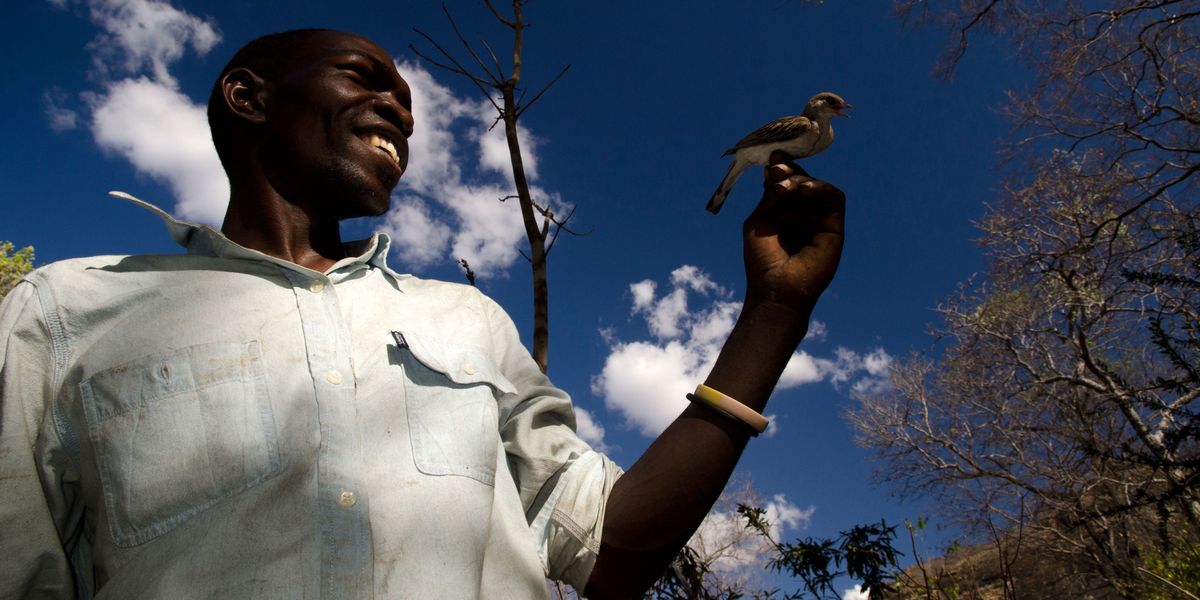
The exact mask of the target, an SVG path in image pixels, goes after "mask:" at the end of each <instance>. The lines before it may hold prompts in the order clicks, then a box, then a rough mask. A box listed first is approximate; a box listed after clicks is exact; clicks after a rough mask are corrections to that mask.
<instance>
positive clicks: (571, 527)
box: [530, 451, 623, 590]
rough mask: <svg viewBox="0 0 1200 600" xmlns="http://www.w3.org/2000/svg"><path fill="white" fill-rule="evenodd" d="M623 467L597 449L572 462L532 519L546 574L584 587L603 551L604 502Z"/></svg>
mask: <svg viewBox="0 0 1200 600" xmlns="http://www.w3.org/2000/svg"><path fill="white" fill-rule="evenodd" d="M622 472H623V471H622V470H621V468H620V467H618V466H617V465H616V463H614V462H612V461H611V460H609V459H608V458H607V457H605V456H604V455H602V454H600V453H598V452H595V451H588V452H586V453H584V454H582V455H580V456H579V457H578V458H576V459H575V460H574V461H572V462H571V464H570V465H569V466H567V468H566V471H565V472H564V473H563V475H562V477H560V478H559V480H558V485H557V486H555V488H554V491H553V492H552V493H551V494H550V496H549V497H548V498H547V499H546V503H545V504H544V505H542V507H541V510H539V511H538V514H537V516H536V517H535V518H534V519H533V522H532V523H531V524H530V529H531V532H532V533H533V537H534V540H535V542H536V543H537V549H538V557H539V558H540V559H541V560H542V567H543V568H544V569H545V570H546V576H547V577H550V578H551V579H557V580H559V581H564V582H566V583H568V584H570V585H571V586H572V587H574V588H575V589H576V590H583V589H584V586H585V585H586V584H587V581H588V578H589V577H591V574H592V567H593V566H595V564H596V556H597V555H598V554H599V552H600V534H601V532H602V531H603V529H604V507H605V502H606V500H607V498H608V496H609V493H610V492H611V491H612V487H613V484H615V483H616V481H617V478H618V477H620V476H621V473H622Z"/></svg>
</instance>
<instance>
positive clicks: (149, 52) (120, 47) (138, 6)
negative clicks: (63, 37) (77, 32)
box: [87, 0, 221, 87]
mask: <svg viewBox="0 0 1200 600" xmlns="http://www.w3.org/2000/svg"><path fill="white" fill-rule="evenodd" d="M87 4H88V8H89V13H90V16H91V19H92V22H93V23H95V24H96V25H97V26H99V27H100V28H101V29H103V33H101V34H99V35H98V36H97V37H96V39H94V40H93V41H92V42H91V44H89V48H90V49H91V50H92V51H93V52H94V54H95V55H94V63H95V66H96V69H97V71H98V72H99V73H100V74H101V75H102V76H105V78H107V77H106V75H107V73H108V72H110V71H111V70H113V67H114V66H117V67H119V68H120V70H122V71H123V72H125V73H127V74H137V73H140V72H142V70H143V69H148V70H149V71H150V73H151V75H152V76H153V78H154V80H155V81H157V82H159V83H162V84H165V85H168V86H170V87H176V82H175V78H174V77H172V76H171V74H170V73H169V72H168V71H167V67H168V66H169V65H170V64H171V63H173V62H175V61H176V60H179V58H180V57H182V56H183V53H184V51H185V50H187V48H188V47H189V46H190V47H191V49H192V50H193V51H195V52H196V53H198V54H201V55H203V54H206V53H208V51H209V50H211V49H212V47H213V46H215V45H216V44H217V42H219V41H221V34H220V33H218V32H217V28H216V26H215V25H213V23H212V22H211V21H206V20H204V19H201V18H199V17H196V16H194V15H191V14H188V13H186V12H184V11H181V10H179V9H177V8H175V7H173V6H171V5H170V4H169V3H167V2H161V1H157V0H91V1H90V2H88V3H87Z"/></svg>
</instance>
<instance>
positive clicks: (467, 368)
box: [463, 365, 478, 375]
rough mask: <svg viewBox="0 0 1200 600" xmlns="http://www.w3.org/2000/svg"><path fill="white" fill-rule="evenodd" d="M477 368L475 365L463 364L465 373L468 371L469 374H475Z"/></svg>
mask: <svg viewBox="0 0 1200 600" xmlns="http://www.w3.org/2000/svg"><path fill="white" fill-rule="evenodd" d="M477 370H478V369H476V368H475V365H463V373H466V374H467V375H474V374H475V371H477Z"/></svg>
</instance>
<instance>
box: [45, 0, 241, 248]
mask: <svg viewBox="0 0 1200 600" xmlns="http://www.w3.org/2000/svg"><path fill="white" fill-rule="evenodd" d="M53 3H54V4H56V5H57V6H59V7H65V6H68V5H69V4H72V3H71V2H69V1H68V0H61V1H56V2H53ZM80 4H83V5H85V6H86V7H87V8H88V15H89V17H90V19H91V20H92V22H93V23H94V24H95V25H96V26H97V27H98V28H99V29H100V30H101V32H100V33H99V34H98V35H97V36H96V38H95V39H93V40H92V42H91V43H89V44H88V48H89V50H91V51H92V59H93V64H94V65H95V73H93V79H94V80H98V81H99V82H100V84H101V85H102V86H103V90H102V91H100V92H95V91H91V92H84V93H83V94H82V96H83V97H84V99H85V100H86V101H87V105H88V110H89V111H90V114H89V115H88V116H87V118H88V121H89V127H90V130H91V133H92V136H93V139H94V140H95V142H96V145H97V146H99V147H100V148H101V149H103V150H105V151H107V152H114V153H116V154H119V155H121V156H122V157H124V158H125V159H126V160H128V161H129V162H130V164H132V165H133V167H134V168H135V169H136V170H137V171H138V172H140V173H143V174H145V175H148V176H150V177H151V178H153V179H155V180H157V181H160V182H162V183H164V184H166V185H167V187H169V188H170V189H171V191H172V192H173V194H174V196H175V199H176V206H175V211H174V212H175V214H177V215H178V216H180V217H182V218H184V219H189V220H194V221H199V222H202V223H208V224H210V225H219V224H220V223H221V220H222V219H223V217H224V214H225V206H226V205H227V204H228V201H229V184H228V181H227V180H226V178H225V171H224V170H223V169H222V168H221V163H220V160H218V158H217V153H216V150H215V149H214V148H213V145H212V139H211V137H210V135H209V130H208V119H207V116H206V114H205V108H204V107H203V106H202V105H200V104H197V103H194V102H192V101H191V99H189V98H188V97H187V96H185V95H183V94H182V93H180V92H179V90H178V86H177V82H176V81H175V78H174V77H172V76H171V74H170V72H169V70H168V68H169V66H170V65H171V63H173V62H175V61H176V60H178V59H179V58H180V57H182V56H183V54H184V53H185V52H186V51H188V50H189V49H190V50H191V51H194V52H196V53H198V54H201V55H203V54H205V53H207V52H208V51H209V50H211V49H212V47H213V46H214V45H216V44H217V42H219V41H220V40H221V35H220V34H219V33H218V32H217V29H216V26H215V25H214V24H213V23H211V22H210V21H206V20H204V19H201V18H199V17H196V16H194V15H191V14H188V13H186V12H184V11H181V10H179V9H177V8H175V7H173V6H171V5H170V3H168V2H163V1H159V0H90V1H87V2H81V3H80ZM114 73H119V74H121V75H129V76H130V77H128V78H125V79H117V80H114V79H110V74H114ZM65 101H66V95H65V94H63V93H62V92H59V91H57V90H54V91H51V92H47V94H46V102H47V110H46V114H47V117H48V118H49V119H50V127H51V128H52V129H54V130H55V131H61V130H65V129H70V128H73V127H75V126H76V125H77V120H78V118H79V116H78V114H77V113H75V112H74V111H72V110H69V109H67V108H65V107H64V103H65Z"/></svg>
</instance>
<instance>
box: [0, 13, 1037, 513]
mask: <svg viewBox="0 0 1200 600" xmlns="http://www.w3.org/2000/svg"><path fill="white" fill-rule="evenodd" d="M449 4H450V10H451V11H452V13H453V14H454V15H455V17H456V18H457V19H458V21H459V25H460V27H461V28H462V29H463V30H464V31H465V32H467V33H468V34H469V35H474V34H479V35H482V36H483V37H485V38H487V39H488V40H489V42H490V43H491V44H492V46H493V48H495V49H496V51H497V54H499V55H500V56H502V57H507V56H508V55H509V52H510V49H511V36H510V35H509V34H508V32H507V30H504V29H502V28H500V27H499V26H498V25H497V24H496V23H495V22H494V21H493V20H491V17H490V16H489V14H488V13H487V11H486V9H484V8H483V7H482V6H481V5H479V4H477V3H474V2H451V3H449ZM648 4H651V3H638V2H628V1H615V2H603V3H601V2H591V3H581V2H535V3H532V4H531V5H530V6H529V7H528V8H527V15H526V16H527V19H528V20H529V21H530V22H531V23H532V24H533V25H532V27H531V28H530V29H529V30H528V32H527V40H526V46H525V73H524V80H525V81H526V82H527V85H528V87H530V88H533V89H534V90H536V89H537V88H539V87H540V85H541V84H542V83H544V82H546V81H547V80H548V79H549V78H550V77H552V76H553V75H554V74H555V73H557V71H558V70H559V69H560V68H562V66H564V65H566V64H568V63H569V64H571V65H572V66H571V69H570V72H569V73H568V74H567V75H566V76H565V77H564V78H563V79H562V80H561V81H560V82H559V83H558V85H557V86H555V87H554V88H553V89H552V90H551V91H550V92H549V94H548V95H547V96H546V97H545V98H543V99H542V100H541V101H540V102H539V104H538V105H536V106H535V107H534V108H533V109H532V110H531V111H530V112H528V113H526V115H525V117H524V120H523V125H524V127H525V129H526V130H525V132H524V133H525V144H526V147H527V148H528V149H530V150H531V152H530V156H529V157H527V159H529V160H531V161H532V164H533V166H534V169H533V174H534V175H535V179H534V184H535V186H536V188H537V190H536V193H537V194H538V195H539V197H541V198H544V199H546V200H547V201H549V202H551V203H553V204H554V205H555V206H557V207H559V210H558V211H557V212H559V214H563V211H564V210H566V208H567V207H575V209H576V212H575V218H574V220H573V221H572V223H571V225H572V227H573V228H575V229H578V230H581V231H588V232H591V233H590V234H589V235H587V236H584V237H569V236H565V235H564V236H563V237H562V238H561V239H560V240H559V243H558V244H557V245H556V246H555V249H554V251H553V253H552V254H551V256H550V287H551V345H550V375H551V377H552V378H553V379H554V380H555V382H556V383H557V384H559V385H560V386H561V387H563V388H564V389H566V390H568V391H569V392H571V393H572V395H573V396H574V398H575V401H576V404H577V405H578V406H579V407H580V408H581V409H583V410H584V411H586V413H587V415H588V417H590V418H588V421H589V422H591V423H592V424H593V425H594V426H595V427H590V428H589V429H588V433H589V435H591V436H592V437H593V439H595V440H596V441H597V443H598V444H601V445H603V446H604V447H605V448H606V449H607V451H608V452H609V454H610V455H611V456H612V457H613V458H614V459H615V460H617V462H619V463H621V464H624V465H629V464H631V463H632V462H633V461H634V460H635V459H636V457H637V456H638V455H639V454H640V452H641V450H642V449H643V448H644V447H645V446H646V445H647V444H648V443H649V441H650V439H651V438H650V434H653V433H654V432H655V431H656V430H657V429H658V428H661V426H662V423H663V422H664V421H665V419H668V418H669V416H670V414H671V412H672V411H677V410H678V409H679V408H681V407H682V402H683V400H682V393H683V391H687V390H690V388H691V387H692V386H694V385H695V383H696V382H697V381H698V380H700V379H702V378H703V375H704V370H705V364H706V363H705V360H706V358H708V357H710V356H711V353H712V352H714V351H715V350H716V349H717V348H718V347H719V342H720V341H721V339H723V335H722V334H723V332H724V330H725V329H727V326H728V319H729V318H731V316H732V315H733V314H735V311H736V309H737V304H736V303H737V302H738V301H739V299H740V297H741V288H742V271H741V257H740V240H739V236H740V219H741V218H743V217H744V216H745V214H746V213H747V211H749V209H750V208H751V206H752V205H753V202H754V201H755V200H756V198H757V194H758V187H757V184H756V180H757V179H758V174H757V173H755V174H751V173H749V172H748V173H747V175H746V176H745V177H744V178H743V181H742V182H741V184H740V185H739V186H738V187H736V188H735V190H734V192H733V193H732V194H731V196H730V199H729V202H728V204H726V208H725V209H724V210H723V211H722V213H721V214H720V215H719V216H715V217H714V216H713V215H711V214H709V213H707V212H706V211H704V209H703V207H704V204H705V202H706V201H707V199H708V197H709V195H710V194H711V193H712V190H713V188H714V187H715V186H716V184H717V182H718V181H719V180H720V178H721V176H722V175H723V173H724V171H725V168H726V166H727V164H726V162H725V160H724V159H721V158H720V155H721V152H722V151H723V150H724V149H725V148H727V147H728V146H730V145H732V143H733V142H735V141H736V140H738V139H739V138H741V137H742V135H744V134H745V133H747V132H748V131H750V130H751V129H753V128H754V127H757V126H758V125H760V124H762V123H764V122H766V121H768V120H770V119H773V118H776V117H779V116H783V115H787V114H796V113H798V112H799V111H800V110H801V109H802V108H803V106H804V103H805V102H806V101H807V99H808V98H809V97H810V96H812V95H813V94H815V93H817V92H820V91H834V92H837V93H839V94H841V95H842V96H843V97H844V98H845V99H846V100H847V101H849V102H850V103H852V104H853V105H854V106H855V108H854V109H853V110H852V111H850V112H851V114H852V117H851V118H850V119H842V120H838V121H837V122H836V123H835V127H836V130H837V133H836V142H835V143H834V145H833V147H832V148H830V149H829V150H828V151H826V152H825V153H823V154H822V155H820V156H817V157H813V158H811V159H808V160H806V161H804V162H803V165H804V166H805V167H806V168H807V169H808V170H809V171H810V172H811V173H813V174H814V175H815V176H817V177H820V178H823V179H826V180H828V181H830V182H832V183H834V184H835V185H837V186H839V187H841V188H842V189H843V190H844V191H845V192H846V194H847V197H848V205H849V209H848V210H849V213H848V224H847V229H848V233H847V245H846V250H845V256H844V259H843V262H842V267H841V270H840V272H839V274H838V277H837V279H836V280H835V282H834V283H833V285H832V287H831V288H830V290H829V291H828V292H827V293H826V295H825V297H824V298H823V299H822V301H821V303H820V305H819V306H818V308H817V311H816V313H815V315H814V319H815V321H817V322H819V324H817V325H815V326H814V327H813V335H810V339H809V340H806V342H805V343H804V344H803V345H802V347H801V352H802V354H800V355H798V356H797V357H795V362H794V364H793V367H792V368H791V369H790V370H789V372H788V374H787V375H786V377H785V382H784V383H785V384H787V387H786V389H780V390H779V391H777V393H776V394H775V397H774V398H773V400H772V402H771V405H770V406H769V407H768V410H767V411H766V412H767V413H768V414H770V415H773V417H774V426H773V434H772V435H771V436H770V437H764V438H759V439H757V440H755V441H754V442H753V443H752V445H751V447H750V449H749V450H748V452H747V453H746V455H745V458H744V459H743V461H742V463H741V469H742V471H743V472H744V474H746V475H748V476H750V477H752V478H753V481H754V483H755V487H756V488H758V489H759V490H760V492H761V493H762V494H764V497H766V498H769V499H772V501H773V502H776V504H777V506H778V507H781V510H783V512H782V513H778V514H781V515H784V516H781V517H780V519H781V520H785V521H787V522H788V523H790V524H791V527H790V528H789V529H786V530H785V535H788V536H795V535H835V534H836V533H837V531H839V530H840V529H844V528H846V527H849V526H850V525H852V524H855V523H861V522H868V521H874V520H877V519H879V518H881V517H885V518H887V519H888V520H889V521H892V522H899V521H900V520H901V519H903V518H906V517H908V518H912V517H916V516H917V515H919V514H922V513H925V512H927V511H928V510H929V507H928V506H927V505H923V504H922V503H921V502H920V501H914V500H907V501H901V500H898V499H896V498H894V497H893V496H892V494H891V490H888V489H886V488H881V487H878V486H876V485H873V484H872V483H871V482H870V478H869V475H870V473H871V470H872V468H873V465H872V464H871V462H870V460H869V457H868V456H867V455H866V454H865V453H864V452H863V451H862V450H860V449H858V448H856V447H855V446H854V444H853V441H852V434H851V432H850V430H849V428H848V426H847V425H846V424H845V423H844V421H843V420H842V419H841V416H840V413H841V412H842V411H843V410H844V409H845V408H846V407H847V406H850V405H851V404H852V402H853V400H852V399H851V394H852V390H853V389H854V388H855V386H870V385H883V380H882V379H881V377H880V374H881V373H883V372H884V371H885V367H886V365H887V361H888V360H890V359H892V358H894V357H903V356H905V355H907V354H908V353H910V352H912V351H925V350H928V349H929V348H930V347H931V346H932V344H933V340H932V339H931V338H929V337H928V336H927V335H926V327H927V324H928V323H930V322H932V321H935V320H936V315H935V313H934V312H933V311H932V310H931V309H932V308H933V307H935V306H936V305H937V304H938V302H939V301H940V300H941V298H943V297H945V296H946V295H948V294H949V293H951V292H952V291H953V289H954V287H955V285H956V284H957V283H958V282H960V281H963V280H966V279H967V278H969V277H970V276H971V275H972V274H973V273H975V272H976V271H978V270H980V269H981V267H982V266H983V262H982V258H981V256H980V254H979V251H978V249H977V247H976V245H975V243H974V241H973V240H974V238H975V237H976V235H977V234H976V231H975V230H974V228H973V226H972V225H971V221H972V220H973V219H977V218H978V217H980V216H981V215H982V214H983V211H984V207H985V203H987V202H988V201H989V199H991V198H992V197H994V195H995V191H996V189H997V187H998V185H999V178H1000V173H999V171H998V168H997V164H998V160H997V157H996V149H997V146H996V142H997V140H999V139H1000V138H1001V137H1003V136H1004V134H1005V132H1006V124H1005V122H1004V121H1003V119H1002V118H1001V116H1000V112H999V108H1000V107H1001V106H1002V103H1003V99H1004V92H1005V90H1007V89H1012V88H1020V87H1021V86H1022V85H1023V84H1024V82H1025V79H1024V73H1023V71H1022V69H1021V67H1020V65H1018V64H1015V59H1013V58H1012V57H1011V54H1010V53H1007V52H1004V51H1003V49H1001V48H992V47H988V46H986V45H984V46H980V47H975V48H972V50H971V52H969V53H968V54H967V56H966V58H965V59H964V61H963V62H962V64H961V65H960V66H959V68H958V69H957V71H956V75H955V78H954V79H953V80H952V81H945V80H940V79H937V78H935V77H934V76H933V75H932V72H933V67H934V65H935V63H936V60H937V57H938V55H939V53H940V51H941V50H942V49H943V47H944V46H945V43H946V41H947V40H948V37H947V33H946V32H945V31H942V30H937V29H929V28H913V27H906V26H905V25H904V24H903V23H901V22H900V21H899V20H898V19H897V18H896V17H895V16H894V15H893V14H892V10H891V5H890V3H888V2H884V1H881V0H877V1H870V2H849V1H845V0H829V1H827V2H824V3H820V4H818V3H812V2H787V1H784V0H763V1H761V2H729V1H721V0H697V1H693V2H686V3H685V2H662V3H655V4H654V5H652V6H647V5H648ZM6 13H7V14H8V15H9V16H8V17H7V18H6V19H5V20H4V22H3V24H2V25H0V28H2V32H3V35H2V36H0V45H2V47H0V53H2V54H0V55H2V56H3V59H0V61H2V62H0V65H2V66H3V77H2V78H0V85H2V86H3V95H2V96H0V103H2V106H3V110H0V119H2V128H3V131H5V133H6V136H5V139H6V141H5V142H4V143H2V144H0V165H2V166H0V169H2V173H3V184H4V195H5V199H4V213H3V214H4V218H3V219H0V240H12V241H13V242H14V243H16V244H17V245H18V246H24V245H33V246H35V247H36V249H37V256H38V263H39V264H44V263H46V262H50V261H53V260H58V259H63V258H69V257H75V256H84V255H93V254H129V253H154V252H175V251H176V250H177V248H176V247H174V245H173V243H172V242H171V241H170V239H169V238H168V236H167V235H166V233H165V231H164V230H163V228H162V226H161V224H160V223H159V222H157V219H156V218H155V217H153V216H152V215H150V214H149V213H147V212H145V211H143V210H140V209H138V208H135V207H134V206H132V205H129V204H127V203H123V202H121V201H119V200H114V199H110V198H108V197H107V196H106V195H105V194H106V192H107V191H109V190H124V191H127V192H130V193H132V194H134V195H136V196H139V197H141V198H143V199H146V200H149V201H151V202H153V203H155V204H158V205H159V206H162V207H164V208H167V209H168V210H171V211H173V212H175V213H176V214H177V215H179V216H183V217H186V218H191V219H198V220H208V221H210V222H212V221H213V220H215V219H219V216H216V215H219V214H220V212H221V210H222V207H223V203H224V201H225V198H224V197H223V196H222V194H224V193H225V191H226V190H227V184H226V183H225V182H224V181H223V179H222V178H221V176H220V172H219V170H214V163H213V161H214V160H215V155H214V154H211V152H212V151H211V143H210V142H209V141H208V138H207V129H206V126H205V124H204V121H203V118H202V115H203V113H202V102H204V101H206V99H207V95H208V90H209V87H210V86H211V83H212V80H213V78H214V77H215V75H216V74H217V71H218V70H219V69H220V67H221V66H222V65H223V64H224V63H225V62H226V61H227V60H228V58H229V57H230V56H232V54H233V52H234V51H235V50H236V49H237V48H238V47H239V46H240V45H242V44H243V43H245V42H247V41H249V40H250V39H252V38H253V37H255V36H257V35H260V34H263V33H268V32H271V31H279V30H284V29H291V28H297V27H311V26H320V27H332V28H337V29H344V30H349V31H353V32H356V33H360V34H362V35H365V36H367V37H369V38H371V39H373V40H375V41H376V42H378V43H379V44H380V45H381V46H383V47H384V48H385V49H387V50H388V51H389V52H390V53H392V55H393V56H394V57H395V58H396V60H397V62H398V64H399V65H400V67H401V70H402V73H404V74H405V76H406V77H408V78H409V81H410V84H412V86H413V88H414V91H415V101H416V107H415V111H414V112H415V116H416V119H417V125H416V127H417V134H416V137H414V140H413V150H412V159H411V163H410V172H409V173H408V174H407V175H406V176H405V179H404V181H402V182H401V185H400V187H399V188H397V190H396V192H395V194H394V197H395V202H394V206H395V207H394V209H393V212H392V213H390V214H389V215H388V217H386V218H384V219H380V220H374V221H370V222H367V221H358V222H353V223H348V224H347V225H346V226H345V232H346V237H347V238H350V237H362V236H365V235H368V234H369V233H370V232H371V231H374V230H386V231H389V232H391V233H393V234H394V236H395V237H396V238H397V242H398V243H397V245H396V246H397V249H396V251H395V252H394V254H393V256H392V257H391V261H392V263H393V265H394V266H395V267H396V268H397V270H400V271H406V272H412V273H415V274H418V275H422V276H427V277H436V278H446V279H451V280H456V281H462V273H461V270H459V269H458V267H457V265H456V259H457V258H458V257H460V256H465V257H467V258H469V260H470V261H471V263H472V265H473V266H474V267H475V269H476V271H478V272H479V275H480V278H479V286H480V287H481V288H482V289H483V290H484V291H485V292H486V293H488V294H490V295H491V296H493V297H494V298H496V299H497V300H498V301H499V302H500V303H501V304H502V305H503V306H505V307H506V308H507V309H508V310H509V312H510V313H511V314H512V316H513V317H514V319H515V320H516V321H517V324H518V326H519V327H520V328H521V330H522V332H523V333H524V334H525V339H528V335H529V332H530V331H531V327H530V321H531V318H530V315H531V308H530V292H529V288H530V284H529V273H528V266H527V263H526V262H525V261H524V260H523V259H522V258H521V257H520V254H519V253H518V249H519V248H520V247H521V244H523V243H524V240H523V234H522V232H521V230H520V228H519V226H518V225H517V223H518V221H517V213H516V206H515V205H513V204H512V203H500V202H498V201H497V200H496V198H498V197H500V196H503V195H505V194H507V193H509V192H508V191H507V190H508V187H507V186H508V183H507V179H506V176H505V175H504V171H505V169H507V166H506V163H504V162H503V161H504V160H506V157H505V156H504V155H503V153H502V152H499V153H498V149H501V148H502V144H503V140H502V138H500V137H497V136H498V131H493V132H491V133H487V132H486V127H487V125H488V124H490V122H491V117H489V116H488V112H487V111H488V110H490V109H489V108H488V107H487V106H486V104H485V101H484V100H483V98H482V96H481V95H480V94H479V92H478V90H476V89H475V88H474V87H473V86H470V85H469V84H468V83H467V82H465V81H464V80H462V79H459V78H456V77H455V76H452V75H450V74H448V73H445V72H441V71H438V70H436V69H433V68H431V67H429V66H427V65H422V64H421V63H420V61H419V60H418V58H417V57H416V56H415V55H414V54H413V53H412V52H411V51H410V50H409V48H408V45H409V44H410V43H416V44H417V45H418V46H419V47H421V48H422V49H425V50H427V51H428V50H432V48H431V47H430V46H429V45H428V44H424V43H423V42H422V41H421V40H420V39H419V38H418V37H417V36H416V35H415V34H414V33H413V32H412V29H411V28H412V27H419V28H421V29H422V30H424V31H426V32H428V33H429V34H430V35H432V36H433V37H435V38H436V39H439V40H440V41H442V42H444V44H446V45H447V47H455V45H454V44H455V40H454V39H453V37H452V33H451V32H450V30H449V27H448V25H447V22H446V20H445V17H444V16H443V15H442V14H441V9H440V6H439V4H438V3H434V2H392V3H369V2H355V1H351V0H347V1H343V2H339V3H336V5H332V4H329V3H321V2H311V1H302V2H288V3H268V2H250V1H240V2H221V3H209V2H197V1H176V2H174V3H173V4H171V5H168V4H163V3H161V2H156V1H154V0H103V1H102V0H91V1H84V0H55V1H43V2H38V1H26V2H20V3H16V5H14V6H9V7H8V8H7V10H6ZM723 328H724V329H723ZM635 397H636V399H635ZM585 418H587V417H585ZM601 428H602V429H603V434H602V436H601V435H600V429H601ZM777 495H781V496H777ZM789 511H791V512H789ZM786 515H792V516H793V517H795V518H789V517H788V516H786Z"/></svg>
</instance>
